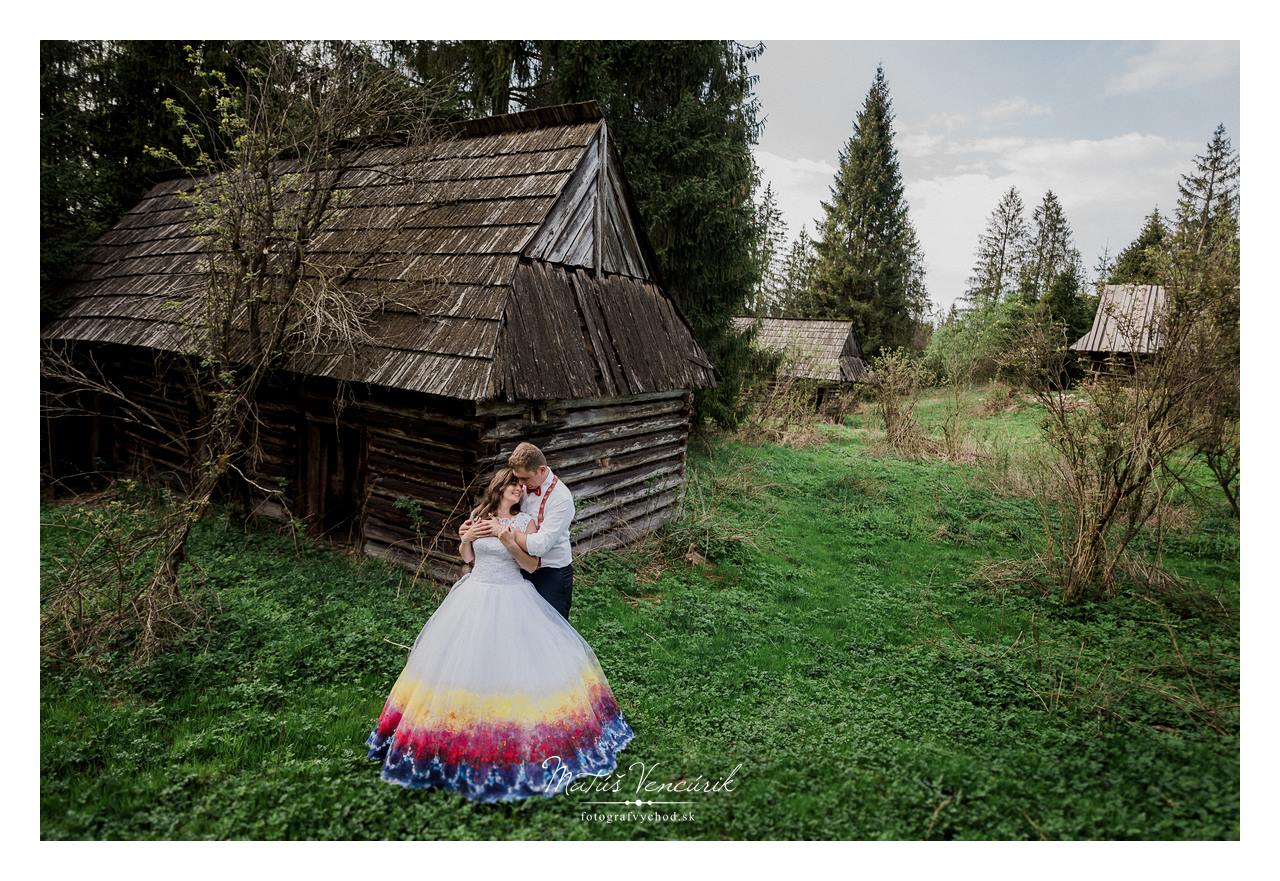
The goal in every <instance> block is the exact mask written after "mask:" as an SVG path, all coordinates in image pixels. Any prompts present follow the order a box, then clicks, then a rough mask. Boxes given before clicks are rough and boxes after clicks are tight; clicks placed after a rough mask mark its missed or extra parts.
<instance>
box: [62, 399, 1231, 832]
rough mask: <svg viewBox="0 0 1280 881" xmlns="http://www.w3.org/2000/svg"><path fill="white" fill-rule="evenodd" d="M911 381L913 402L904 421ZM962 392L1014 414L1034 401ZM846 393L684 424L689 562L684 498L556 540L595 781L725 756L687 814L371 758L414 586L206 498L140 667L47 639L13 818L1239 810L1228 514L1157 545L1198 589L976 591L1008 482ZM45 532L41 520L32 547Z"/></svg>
mask: <svg viewBox="0 0 1280 881" xmlns="http://www.w3.org/2000/svg"><path fill="white" fill-rule="evenodd" d="M939 407H940V403H939V402H938V401H937V400H929V401H925V402H923V404H922V409H921V412H922V418H923V419H924V421H925V422H926V424H930V420H931V417H930V413H931V412H940V409H939ZM931 408H933V409H932V410H931ZM973 424H974V428H975V431H988V432H994V433H996V434H999V433H1001V432H1003V433H1004V435H1005V436H1007V437H1011V438H1021V439H1022V440H1024V441H1027V442H1030V441H1031V440H1032V439H1033V438H1034V427H1035V415H1034V413H1028V412H1027V411H1025V410H1023V411H1019V412H1015V413H1002V414H999V415H996V416H992V417H985V418H982V419H975V420H974V422H973ZM872 425H873V423H872V422H870V421H868V420H867V419H866V417H855V418H854V419H852V420H850V424H849V425H847V426H845V427H838V428H837V427H832V428H829V429H827V430H826V431H827V434H828V441H827V442H826V443H824V444H820V445H816V446H810V447H804V448H798V449H792V448H787V447H780V446H774V445H768V444H764V445H744V444H741V443H736V442H732V441H728V440H719V441H716V442H714V443H712V444H711V445H710V446H709V447H704V446H701V445H699V446H695V449H694V451H693V453H692V456H691V461H690V470H691V475H692V477H693V480H694V482H695V485H696V487H697V488H699V490H700V491H701V493H702V497H703V498H705V499H707V500H708V505H709V511H710V512H711V513H712V514H713V515H714V518H715V522H716V524H717V526H716V528H714V529H713V530H712V532H711V541H710V542H708V543H706V544H704V545H703V549H704V551H705V553H706V554H707V556H708V558H709V563H708V565H707V566H705V567H694V566H691V565H689V564H687V563H684V562H683V561H681V560H680V553H681V552H682V550H683V548H684V547H685V546H687V542H688V541H689V538H690V536H691V535H692V526H691V524H692V521H693V520H694V519H695V514H696V511H693V510H691V511H690V512H689V514H688V517H687V519H686V521H685V522H684V523H682V524H678V525H677V527H676V528H675V529H673V530H671V532H670V535H669V536H668V540H667V542H666V546H667V547H668V548H674V551H673V552H672V553H670V554H669V555H668V556H659V557H654V555H653V550H652V546H651V545H650V546H649V549H648V550H646V551H634V552H630V553H600V554H596V555H593V556H591V557H589V558H587V559H585V560H583V561H581V563H580V565H579V571H578V575H577V586H576V589H575V591H574V609H573V624H574V626H575V627H577V629H578V630H579V631H580V632H581V633H582V634H583V636H584V637H585V638H586V639H587V641H588V642H590V643H591V645H592V646H593V648H594V649H595V650H596V652H597V654H598V655H599V657H600V659H601V662H602V664H603V666H604V669H605V672H606V674H607V675H608V676H609V679H610V682H611V684H612V686H613V689H614V692H615V694H616V696H617V698H618V701H619V703H620V705H621V706H622V709H623V712H624V713H625V714H626V715H627V717H628V719H629V720H630V722H631V724H632V727H633V728H634V729H635V731H636V739H635V740H634V741H633V743H632V744H631V745H630V746H629V747H628V748H627V749H626V751H625V752H624V753H623V754H622V758H623V761H622V767H621V769H620V770H621V771H624V772H627V776H625V777H624V778H623V779H622V791H621V792H620V793H619V794H617V795H609V796H606V797H608V798H616V799H623V798H627V797H628V796H630V797H635V793H634V792H632V791H630V789H629V787H630V786H631V785H632V784H633V783H634V782H635V777H636V774H637V773H638V771H639V769H638V768H637V769H635V770H633V771H628V768H629V767H630V765H631V763H634V762H643V763H645V765H646V766H647V767H648V768H649V769H650V773H649V779H650V780H655V781H658V782H663V781H674V780H676V779H678V778H680V777H681V776H684V777H687V778H694V777H695V776H696V775H699V774H700V775H702V776H703V778H704V779H713V780H714V779H716V778H719V777H723V776H724V775H726V774H728V773H729V772H730V771H731V770H733V768H734V767H735V766H736V765H738V764H739V763H741V768H740V769H739V770H738V771H737V773H736V774H735V775H734V780H735V781H736V786H735V787H734V789H733V791H732V792H719V793H712V794H694V795H692V796H671V795H667V796H664V795H649V796H648V797H650V798H655V799H661V798H689V799H692V800H694V801H695V802H696V803H695V804H694V805H692V806H691V807H690V808H689V809H691V810H692V811H693V812H694V816H695V819H693V820H690V821H688V822H678V823H673V822H666V823H657V822H638V823H637V822H625V821H615V822H612V823H609V824H603V823H595V822H587V821H584V820H583V819H582V818H581V812H582V811H584V810H601V808H599V807H587V806H585V805H584V804H583V803H584V802H585V801H588V800H591V799H598V798H600V797H601V796H599V795H595V796H590V795H586V794H579V793H568V794H565V795H562V796H559V797H557V798H556V799H553V800H550V801H541V800H539V801H536V802H534V801H527V802H524V803H520V804H514V805H512V804H508V805H473V804H470V803H468V802H466V801H464V800H463V799H461V798H460V797H458V796H455V795H453V794H452V793H443V792H422V791H407V790H402V789H400V788H399V787H395V786H391V785H388V784H386V783H383V782H381V781H380V780H379V779H378V777H377V770H376V766H375V765H374V764H372V763H370V762H367V761H366V759H365V757H364V747H363V741H364V737H365V735H366V734H367V733H368V730H369V728H370V726H371V725H372V724H373V721H374V719H375V717H376V715H377V713H378V711H379V710H380V709H381V705H382V701H383V699H384V698H385V696H386V692H387V690H388V689H389V687H390V685H391V683H392V681H393V680H394V678H395V676H396V674H397V673H398V672H399V669H400V667H401V665H402V664H403V662H404V659H405V654H406V653H405V651H404V650H402V649H400V648H397V647H396V646H394V645H391V644H389V643H388V642H386V641H385V640H387V639H389V640H392V641H394V642H398V643H402V644H407V643H409V642H410V641H412V639H413V637H414V636H415V635H416V633H417V631H418V629H419V628H420V627H421V625H422V622H423V621H424V620H425V618H426V617H427V616H428V615H429V614H430V613H431V610H432V609H433V608H434V606H435V604H436V602H437V601H438V595H437V594H434V593H432V592H431V591H429V590H426V589H424V588H421V587H411V586H409V585H408V582H407V580H406V579H405V578H404V577H402V576H401V575H400V574H399V573H398V572H397V571H395V570H392V569H389V568H387V567H384V566H383V565H381V564H378V563H376V562H374V561H363V562H357V561H353V560H350V559H348V558H347V557H344V556H343V555H341V554H339V553H337V552H335V551H332V550H328V549H321V548H317V547H310V546H308V547H305V548H304V549H303V551H302V553H301V554H300V555H297V556H295V554H294V550H293V545H292V542H291V541H290V540H289V539H288V538H285V537H282V536H277V535H275V534H273V533H272V532H270V531H267V530H249V531H247V532H246V531H244V530H243V529H242V528H240V527H237V526H236V525H234V524H233V523H231V522H229V521H228V520H227V519H226V518H225V517H221V516H218V517H214V518H212V519H210V520H208V521H207V522H205V523H202V524H201V525H200V526H199V528H198V530H197V532H196V534H195V538H194V543H193V549H192V550H193V557H194V559H196V560H197V561H198V562H199V563H200V565H201V566H203V567H204V568H205V570H206V571H207V573H208V577H209V579H210V582H211V584H212V586H213V587H215V588H216V589H217V591H218V593H219V596H220V598H221V602H222V610H221V611H220V612H219V613H218V614H217V616H216V618H215V622H214V626H213V629H212V630H211V631H210V632H208V633H207V634H204V635H201V636H199V637H198V638H197V637H193V638H192V639H190V640H189V641H188V642H187V643H185V644H184V645H182V646H180V647H179V648H178V649H177V650H176V651H174V652H173V653H171V654H170V655H169V656H167V657H165V658H163V659H162V660H160V661H158V662H156V663H154V664H153V665H151V666H150V667H148V668H146V669H142V670H137V669H130V668H122V669H121V670H120V671H119V672H116V673H113V674H111V675H107V676H94V675H90V674H87V673H65V672H62V673H60V672H57V671H55V670H54V669H53V668H51V667H48V666H47V665H46V667H45V668H44V670H43V672H42V687H41V709H42V713H41V732H42V733H41V771H42V785H41V829H42V834H43V836H44V837H46V838H433V839H434V838H530V839H585V838H702V839H721V838H738V839H746V838H787V839H796V838H925V837H930V838H982V839H990V838H1038V837H1040V836H1044V837H1048V838H1237V837H1238V835H1239V735H1238V713H1237V712H1236V711H1234V710H1233V709H1221V708H1219V709H1218V710H1217V712H1216V713H1213V714H1211V715H1210V717H1209V721H1212V722H1213V723H1214V724H1215V725H1217V726H1218V727H1219V728H1220V729H1222V733H1219V732H1215V731H1214V730H1213V728H1212V727H1211V726H1210V724H1208V722H1206V718H1205V715H1204V713H1203V712H1202V711H1200V710H1198V709H1196V706H1195V705H1194V700H1195V698H1194V697H1193V689H1194V694H1198V695H1199V698H1200V700H1201V701H1202V702H1204V703H1205V704H1207V705H1210V706H1213V705H1234V704H1236V703H1237V702H1238V681H1239V669H1238V655H1239V650H1238V647H1239V637H1238V620H1237V615H1236V610H1237V608H1238V592H1239V591H1238V580H1239V565H1238V560H1239V544H1238V534H1237V531H1236V529H1235V526H1234V524H1233V522H1231V521H1229V520H1227V519H1225V518H1224V517H1223V515H1222V514H1221V513H1220V512H1211V513H1206V514H1204V515H1203V516H1202V517H1201V518H1200V520H1199V521H1198V522H1197V523H1196V524H1195V526H1194V528H1193V529H1191V530H1189V531H1188V532H1186V533H1184V534H1179V535H1176V536H1175V537H1174V538H1173V540H1172V541H1171V542H1170V543H1169V544H1168V545H1167V553H1168V560H1167V562H1168V564H1169V566H1170V567H1171V568H1172V569H1174V570H1175V571H1177V572H1179V573H1180V574H1182V575H1184V576H1185V577H1187V578H1189V579H1191V580H1192V581H1193V583H1194V584H1196V585H1197V586H1199V587H1200V588H1202V589H1203V590H1204V591H1207V592H1210V593H1212V594H1214V595H1216V596H1218V597H1220V599H1221V601H1222V603H1224V604H1225V606H1226V610H1227V611H1226V612H1225V613H1223V612H1221V611H1217V612H1214V613H1212V614H1211V613H1210V611H1209V609H1210V606H1209V605H1208V604H1205V603H1192V602H1179V603H1173V602H1172V601H1170V602H1168V603H1165V604H1163V605H1155V604H1152V603H1151V602H1148V601H1144V600H1142V599H1139V598H1121V599H1118V600H1115V601H1112V602H1109V603H1106V604H1089V605H1084V606H1079V607H1063V606H1061V605H1059V604H1058V603H1056V602H1055V601H1054V600H1052V599H1046V598H1040V597H1030V596H1020V595H1017V594H1014V593H1008V594H1006V595H1001V594H998V593H995V592H992V591H991V590H989V589H986V588H984V587H982V586H981V585H980V584H978V583H976V581H975V579H974V578H973V572H974V569H975V567H976V566H977V565H979V564H981V563H982V562H984V561H988V560H992V559H1007V558H1015V557H1025V556H1028V555H1030V554H1031V553H1032V552H1033V551H1034V549H1035V545H1036V541H1037V536H1038V533H1039V519H1038V516H1037V514H1036V511H1035V508H1034V506H1033V505H1032V504H1031V503H1030V502H1029V501H1028V500H1025V499H1020V498H1016V497H1009V496H1001V495H995V494H993V493H991V492H990V491H989V490H986V489H984V488H983V487H984V485H985V484H984V482H983V481H981V480H979V479H977V478H978V473H977V471H976V470H975V469H974V468H972V467H957V466H953V465H947V464H944V463H939V462H925V463H910V462H902V461H898V460H896V459H893V458H888V457H885V456H883V455H880V454H878V453H877V451H876V449H875V447H874V444H873V443H872V440H873V439H874V434H873V432H871V431H870V430H869V429H870V428H871V427H872ZM64 513H65V511H64ZM56 514H57V511H56V510H55V509H53V508H51V507H46V508H45V509H44V511H43V517H42V519H43V520H44V521H45V522H46V524H52V523H53V522H54V521H55V520H56V519H57V517H56ZM682 530H684V531H682ZM735 534H739V535H741V536H745V537H740V538H737V539H734V538H733V536H734V535H735ZM70 541H71V537H70V532H69V531H68V530H66V529H65V528H61V527H58V526H54V525H46V527H45V528H44V530H43V536H42V556H43V557H44V558H45V560H46V563H47V562H48V561H49V560H51V559H52V558H53V557H54V555H56V554H57V553H60V552H61V550H63V549H65V547H66V545H67V544H68V542H70ZM1213 608H1217V606H1216V601H1215V602H1214V604H1213ZM1033 622H1034V624H1033ZM1166 623H1167V626H1166ZM1170 630H1172V632H1173V633H1174V634H1175V635H1176V638H1177V645H1178V649H1179V650H1180V652H1181V653H1182V657H1183V658H1184V659H1185V664H1184V663H1183V662H1182V661H1179V660H1178V656H1177V654H1176V653H1175V652H1174V650H1173V646H1172V642H1171V639H1170ZM659 807H660V806H655V808H654V810H657V809H659ZM618 810H619V811H625V810H626V809H625V808H620V809H618Z"/></svg>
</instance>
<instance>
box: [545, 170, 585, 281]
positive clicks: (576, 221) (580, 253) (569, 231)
mask: <svg viewBox="0 0 1280 881" xmlns="http://www.w3.org/2000/svg"><path fill="white" fill-rule="evenodd" d="M595 203H596V183H595V181H594V180H593V181H591V182H590V183H589V184H588V186H587V192H586V194H585V195H584V196H583V198H582V201H581V202H580V203H579V204H578V206H577V208H575V209H574V213H573V215H572V216H571V217H570V218H569V220H568V221H567V222H566V223H565V227H564V229H563V230H562V231H561V233H560V236H559V238H557V239H556V242H555V245H554V246H553V247H552V248H551V249H550V250H549V251H547V253H546V256H545V258H544V259H546V260H547V262H549V263H573V264H574V265H577V266H588V267H590V266H592V265H594V264H592V263H591V261H590V260H587V259H585V254H586V253H589V252H587V251H586V250H585V249H587V248H589V247H591V244H592V242H593V241H594V240H595ZM571 254H572V255H573V259H572V260H571V259H570V255H571ZM584 260H585V262H584Z"/></svg>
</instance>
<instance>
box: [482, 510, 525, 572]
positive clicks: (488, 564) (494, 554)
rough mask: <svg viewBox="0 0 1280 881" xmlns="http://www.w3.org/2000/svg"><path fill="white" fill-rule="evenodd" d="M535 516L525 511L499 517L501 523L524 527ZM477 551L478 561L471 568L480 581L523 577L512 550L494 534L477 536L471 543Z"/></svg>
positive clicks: (517, 527) (519, 527) (518, 527)
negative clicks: (508, 516) (493, 535)
mask: <svg viewBox="0 0 1280 881" xmlns="http://www.w3.org/2000/svg"><path fill="white" fill-rule="evenodd" d="M532 519H533V518H532V517H531V516H529V515H528V514H525V513H524V512H521V513H519V514H516V516H515V517H510V518H499V519H498V522H499V523H510V524H511V525H512V526H513V527H515V528H516V529H524V527H525V524H526V523H528V522H529V521H530V520H532ZM471 549H472V550H473V551H475V555H476V561H475V563H474V564H473V566H472V569H471V577H472V578H473V579H476V580H479V581H491V582H500V581H508V580H510V579H512V578H516V579H519V578H523V577H524V576H522V575H521V574H520V566H519V565H518V564H517V563H516V561H515V559H514V558H513V557H512V556H511V552H510V551H508V550H507V548H506V546H505V545H504V544H503V543H502V542H501V540H499V539H497V538H494V537H492V536H486V537H485V538H477V539H476V540H475V541H473V542H472V543H471Z"/></svg>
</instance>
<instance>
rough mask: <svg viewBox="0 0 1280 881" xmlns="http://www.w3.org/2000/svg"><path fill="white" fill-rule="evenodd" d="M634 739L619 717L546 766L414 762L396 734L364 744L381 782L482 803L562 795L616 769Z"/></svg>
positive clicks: (375, 735) (374, 734) (426, 758)
mask: <svg viewBox="0 0 1280 881" xmlns="http://www.w3.org/2000/svg"><path fill="white" fill-rule="evenodd" d="M633 737H635V732H634V731H632V730H631V726H630V725H629V724H628V723H627V720H626V719H625V718H624V717H623V716H622V714H621V713H619V714H617V715H614V716H613V718H611V719H609V720H608V721H607V722H605V723H604V724H603V725H602V726H601V729H600V736H599V737H598V738H596V740H595V742H594V743H593V744H592V745H591V746H590V747H586V748H581V747H579V748H577V749H576V750H575V751H574V754H573V755H572V756H569V757H565V756H560V757H558V758H559V759H560V760H561V761H556V757H552V758H550V759H547V760H544V761H543V762H503V761H481V762H471V761H468V760H466V759H460V760H459V761H457V762H446V761H444V760H443V759H442V758H441V757H440V755H439V754H438V753H436V754H432V755H430V756H428V755H422V756H421V757H415V751H414V750H413V749H411V748H397V747H396V746H395V744H394V740H395V735H394V732H391V733H387V734H379V733H378V729H377V728H375V729H374V730H373V731H372V732H371V733H370V734H369V737H368V739H367V740H366V741H365V743H366V745H367V746H368V747H369V754H368V757H369V759H370V760H371V761H376V762H381V763H382V774H381V776H382V779H383V780H385V781H387V782H388V783H395V784H398V785H400V786H404V787H406V788H409V789H429V788H437V789H446V790H451V791H453V792H458V793H460V794H462V795H463V796H465V797H467V798H468V799H471V800H472V801H478V802H497V801H514V800H516V799H521V798H529V797H531V796H535V795H540V796H543V797H545V798H550V797H551V796H553V795H556V794H557V793H560V792H563V791H564V789H565V788H566V787H567V786H568V785H569V783H570V782H572V780H574V779H575V778H578V777H585V776H593V777H599V776H603V775H605V774H610V773H612V772H613V771H614V770H615V769H616V768H617V766H618V761H617V757H618V753H620V752H621V751H622V750H623V749H625V748H626V746H627V744H628V743H630V742H631V740H632V738H633Z"/></svg>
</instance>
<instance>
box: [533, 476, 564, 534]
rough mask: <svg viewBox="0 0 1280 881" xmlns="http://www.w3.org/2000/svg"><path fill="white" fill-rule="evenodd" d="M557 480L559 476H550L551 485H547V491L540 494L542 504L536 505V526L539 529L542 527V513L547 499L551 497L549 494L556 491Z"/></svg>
mask: <svg viewBox="0 0 1280 881" xmlns="http://www.w3.org/2000/svg"><path fill="white" fill-rule="evenodd" d="M559 480H560V478H559V477H552V478H551V486H549V487H547V491H546V492H544V493H543V494H542V504H541V505H539V506H538V528H539V529H541V528H542V515H543V514H545V513H546V511H547V499H549V498H550V497H551V494H552V493H553V492H555V491H556V483H557V482H559Z"/></svg>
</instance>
